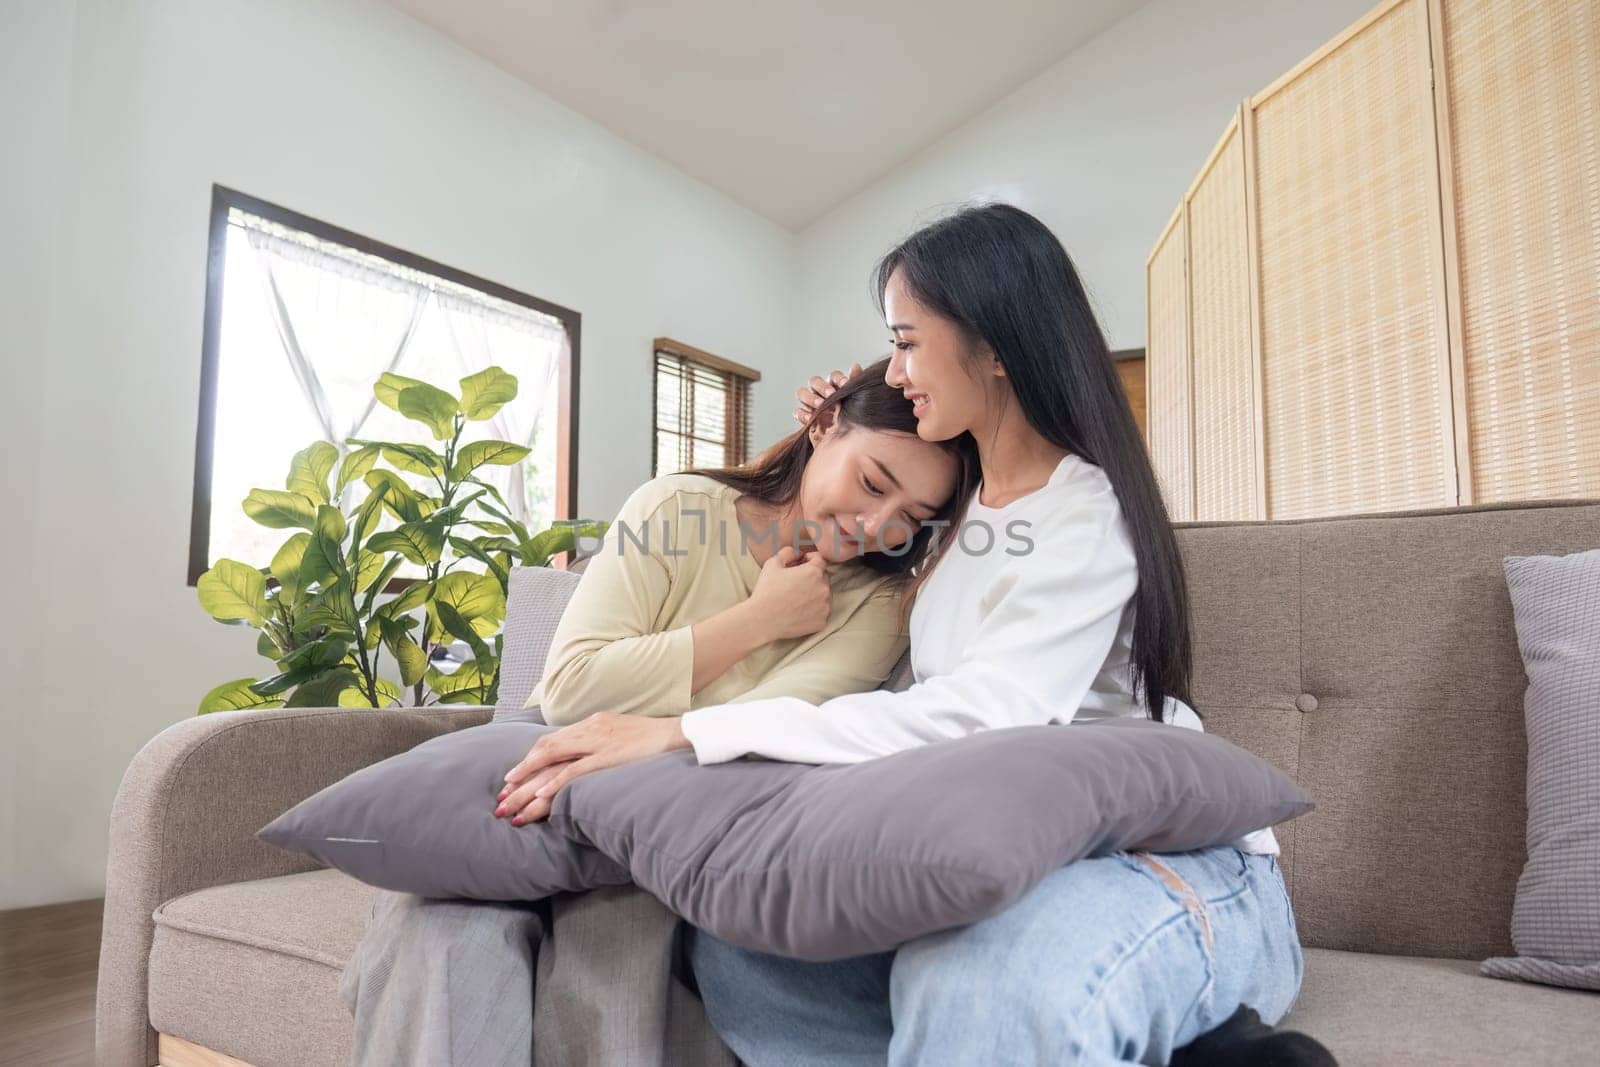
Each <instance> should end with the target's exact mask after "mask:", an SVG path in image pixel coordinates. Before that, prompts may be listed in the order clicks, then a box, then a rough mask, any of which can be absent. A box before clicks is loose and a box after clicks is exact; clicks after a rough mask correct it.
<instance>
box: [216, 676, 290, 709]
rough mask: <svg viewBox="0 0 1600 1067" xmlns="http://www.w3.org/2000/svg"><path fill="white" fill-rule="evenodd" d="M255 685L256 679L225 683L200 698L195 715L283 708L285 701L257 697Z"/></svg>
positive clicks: (237, 679)
mask: <svg viewBox="0 0 1600 1067" xmlns="http://www.w3.org/2000/svg"><path fill="white" fill-rule="evenodd" d="M254 684H255V679H254V678H235V679H234V680H233V681H231V682H223V683H222V684H221V685H219V686H217V687H216V688H215V689H213V690H211V692H209V693H207V694H206V695H205V696H203V697H201V698H200V707H199V709H198V710H197V711H196V712H195V714H197V715H205V714H207V713H209V712H213V711H258V710H262V709H265V708H281V707H283V701H281V700H278V699H277V698H275V697H263V696H257V695H256V694H255V692H254V691H252V690H251V688H250V687H251V686H252V685H254Z"/></svg>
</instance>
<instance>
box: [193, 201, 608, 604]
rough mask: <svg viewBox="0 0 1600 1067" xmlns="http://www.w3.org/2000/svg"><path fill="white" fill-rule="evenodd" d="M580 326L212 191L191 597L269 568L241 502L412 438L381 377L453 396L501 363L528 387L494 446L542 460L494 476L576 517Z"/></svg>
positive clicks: (531, 499) (532, 515)
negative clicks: (199, 585) (287, 478)
mask: <svg viewBox="0 0 1600 1067" xmlns="http://www.w3.org/2000/svg"><path fill="white" fill-rule="evenodd" d="M580 326H581V318H580V316H579V315H578V313H577V312H575V311H572V310H570V309H568V308H564V307H561V306H560V305H557V304H552V303H550V302H548V301H544V300H540V299H538V298H537V297H532V296H529V295H528V294H526V293H521V292H518V291H517V290H514V289H510V288H507V287H505V286H503V285H499V284H496V283H494V282H490V281H487V280H485V279H482V278H478V277H475V276H473V275H470V274H467V273H465V272H462V271H458V270H455V269H454V268H451V267H446V266H444V265H443V264H440V263H435V262H434V261H432V260H429V259H425V258H423V257H421V256H416V255H413V254H411V253H409V252H405V251H402V250H401V249H398V248H394V247H392V246H389V245H386V244H382V243H381V242H378V241H374V240H372V239H370V238H366V237H363V236H361V235H359V234H356V233H352V232H350V231H348V230H344V229H341V228H339V227H337V226H332V225H329V224H328V223H324V222H320V221H318V220H316V219H313V218H310V217H308V216H305V215H301V214H299V213H297V212H294V211H290V210H288V209H286V208H282V207H279V206H277V205H275V204H270V203H268V202H266V201H263V200H259V199H256V198H255V197H251V196H247V195H245V194H243V193H239V192H235V191H234V190H231V189H226V188H224V187H222V186H213V193H212V204H211V227H210V246H209V255H208V259H207V277H206V306H205V326H204V340H203V346H202V358H201V381H200V412H199V425H198V428H197V432H196V447H195V483H194V503H193V510H192V513H191V523H190V537H189V568H188V571H189V573H188V582H189V584H190V585H194V584H195V582H196V581H197V580H198V579H199V577H200V575H201V574H203V573H204V572H205V571H206V570H207V569H208V568H209V567H210V566H211V565H212V564H213V563H214V562H215V560H216V559H217V558H219V557H220V556H223V555H232V556H234V558H241V559H244V560H248V561H249V562H251V563H253V564H254V563H256V562H262V563H264V562H265V559H261V560H259V561H258V560H257V559H256V552H255V547H256V546H254V544H253V543H252V542H251V541H250V540H249V537H250V534H251V531H250V527H253V526H254V523H253V522H252V521H251V520H250V519H249V518H248V517H247V516H246V515H245V514H244V512H243V510H242V509H241V508H240V501H241V500H242V499H243V497H244V495H245V493H246V492H248V489H249V488H254V487H256V486H260V487H263V488H273V487H276V486H278V485H280V484H282V482H283V478H284V474H285V473H286V471H287V469H288V465H289V460H290V458H291V457H292V456H293V455H294V453H295V452H298V451H299V450H301V449H303V448H304V447H305V446H306V445H308V444H310V443H311V442H312V441H314V440H317V439H319V438H320V439H322V440H327V441H329V442H331V443H332V444H334V445H335V446H336V447H338V448H339V449H340V450H341V453H342V452H343V450H344V449H345V448H346V447H347V446H346V445H345V442H344V440H343V439H344V438H346V437H352V436H356V437H383V436H385V435H388V437H389V439H396V438H394V437H393V436H392V435H393V433H404V434H407V435H412V436H414V435H415V434H416V432H417V427H416V426H415V425H413V424H405V425H396V426H393V427H388V426H386V425H384V423H385V420H388V419H390V418H391V417H392V416H394V415H395V413H393V412H391V411H390V410H389V409H388V408H385V407H383V406H382V405H376V404H374V403H373V402H372V400H373V397H372V384H373V382H374V381H376V380H377V378H378V375H379V374H380V373H382V372H383V371H390V372H393V373H395V374H401V375H405V376H407V377H415V378H420V379H422V380H424V381H428V382H430V383H431V384H437V385H439V386H441V387H444V388H450V387H451V386H452V384H453V383H454V382H455V381H457V380H458V379H460V378H463V377H466V376H467V375H469V374H472V373H476V372H477V371H479V370H482V369H483V368H484V367H486V366H489V365H491V364H498V365H500V366H502V367H504V368H505V369H506V370H508V371H510V372H511V373H513V374H515V375H517V377H518V380H519V391H518V397H517V399H516V400H514V401H513V402H512V403H511V404H508V405H506V407H505V408H504V409H502V412H501V413H500V414H503V416H504V417H503V418H501V417H500V414H497V417H496V418H497V420H498V422H497V423H495V424H491V423H485V432H486V433H488V434H491V435H493V436H496V437H499V438H501V439H507V440H519V443H525V444H528V445H529V446H530V447H531V448H533V449H534V451H533V453H532V454H530V456H529V457H528V458H527V459H526V460H525V461H524V464H523V465H522V466H521V467H506V468H499V469H498V472H503V474H504V477H505V478H506V479H507V484H506V486H504V487H503V488H504V489H505V490H506V495H507V496H508V497H509V498H510V499H511V500H512V502H513V511H519V512H521V513H522V514H521V515H519V518H520V517H523V516H526V518H527V519H528V520H529V521H530V523H532V524H534V525H536V526H543V525H548V524H549V523H550V522H554V521H558V520H563V519H571V518H573V517H574V514H573V509H574V507H575V504H576V500H577V433H578V426H577V412H578V405H577V400H578V396H577V394H578V358H579V332H580ZM355 430H359V433H358V432H355ZM522 438H526V440H525V441H522V440H521V439H522ZM398 439H401V440H404V439H406V438H404V437H402V438H398ZM280 453H281V455H280ZM245 482H250V483H252V484H250V485H248V486H246V485H245ZM213 505H215V506H213ZM264 533H265V534H266V535H267V536H268V537H269V539H272V543H273V545H274V547H275V546H276V544H277V543H278V542H279V541H281V540H282V538H281V536H278V537H276V538H275V539H273V538H272V535H274V534H279V533H280V532H279V531H264Z"/></svg>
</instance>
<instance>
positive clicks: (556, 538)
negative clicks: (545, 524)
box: [518, 522, 611, 567]
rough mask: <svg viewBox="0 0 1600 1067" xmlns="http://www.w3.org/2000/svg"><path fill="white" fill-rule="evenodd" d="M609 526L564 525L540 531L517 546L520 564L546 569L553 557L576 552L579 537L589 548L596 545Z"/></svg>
mask: <svg viewBox="0 0 1600 1067" xmlns="http://www.w3.org/2000/svg"><path fill="white" fill-rule="evenodd" d="M610 525H611V524H610V523H605V522H581V523H570V524H568V523H564V524H562V525H559V526H552V527H550V528H549V529H548V530H541V531H540V532H539V533H537V534H535V535H534V536H533V537H531V538H529V539H527V540H526V541H524V542H522V544H521V545H519V546H518V549H519V551H520V553H521V556H522V564H523V566H525V567H548V566H549V565H550V560H551V559H552V558H554V557H555V556H558V555H560V554H561V553H563V552H574V551H576V550H577V549H578V538H580V537H582V538H584V539H585V541H586V542H587V543H588V544H589V545H590V546H593V545H597V544H598V543H599V542H600V541H601V539H603V538H604V537H605V533H606V528H607V527H608V526H610Z"/></svg>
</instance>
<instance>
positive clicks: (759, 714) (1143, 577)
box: [502, 204, 1331, 1067]
mask: <svg viewBox="0 0 1600 1067" xmlns="http://www.w3.org/2000/svg"><path fill="white" fill-rule="evenodd" d="M877 280H878V292H879V296H880V303H881V306H882V309H883V312H884V319H885V325H886V326H887V328H888V330H889V334H890V337H891V339H892V343H893V345H894V349H895V351H894V354H893V357H892V359H891V362H890V365H889V368H888V372H887V375H886V381H887V382H888V383H889V384H890V385H893V386H896V387H898V388H900V389H902V390H903V392H904V393H905V395H906V396H907V398H908V399H911V400H912V401H913V403H914V404H915V409H914V410H915V414H916V416H917V419H918V427H917V432H918V435H919V436H920V437H922V438H923V439H924V440H926V441H943V440H949V439H952V438H955V437H957V436H959V435H961V434H963V433H970V434H971V435H972V437H973V438H974V439H975V440H976V443H977V447H978V453H979V463H980V466H981V470H982V481H981V484H980V486H979V489H978V493H977V495H976V497H975V498H974V499H973V500H972V501H971V503H970V504H969V506H968V509H967V512H966V515H965V519H964V521H963V522H962V523H961V526H960V528H959V530H950V531H945V533H946V538H945V540H944V542H943V544H942V545H941V548H940V550H939V554H938V555H937V557H936V558H935V559H934V560H933V561H932V563H931V564H930V565H929V566H928V567H927V568H926V573H925V574H923V575H921V577H922V578H923V581H922V584H921V588H920V589H919V591H918V594H917V596H916V599H915V602H914V605H913V609H912V613H911V655H912V667H913V671H914V674H915V678H916V683H915V684H914V685H912V686H911V687H910V688H908V689H906V690H904V691H903V692H888V691H874V692H868V693H858V694H850V695H846V696H841V697H837V698H834V699H832V700H827V701H823V702H820V703H811V702H807V701H804V700H797V699H792V698H773V699H768V700H759V701H753V702H747V703H742V704H739V705H737V706H733V705H722V706H709V707H701V708H697V709H695V710H692V711H690V712H688V713H687V714H685V715H683V716H682V717H681V718H673V719H647V718H637V717H631V716H616V715H609V714H600V715H596V716H592V717H590V718H589V719H587V720H585V721H584V722H582V723H579V724H577V725H574V726H571V727H567V728H565V729H563V730H560V731H557V732H555V733H553V734H550V735H547V736H545V737H542V738H540V740H539V742H538V743H537V744H536V745H535V746H534V748H533V749H532V751H531V752H530V753H529V754H528V757H527V758H526V759H524V760H523V761H522V762H521V763H519V764H518V765H517V766H516V767H515V768H512V770H511V771H510V772H509V773H508V775H507V790H506V792H505V794H504V795H503V801H502V808H503V810H505V811H507V812H509V813H512V814H514V816H515V817H517V818H519V819H521V820H524V821H526V820H530V819H539V818H543V817H544V816H545V815H546V814H548V812H549V805H550V802H551V799H552V798H553V796H554V795H555V793H556V792H558V791H559V790H560V789H561V788H563V787H564V786H565V785H566V784H567V783H568V782H570V781H571V780H572V779H573V778H575V777H576V776H578V775H581V774H585V773H588V772H589V771H592V770H597V769H600V768H603V767H609V766H614V765H616V764H618V763H624V762H629V761H632V760H636V759H642V758H647V757H649V756H652V755H655V754H658V753H660V752H664V751H668V750H670V749H674V748H683V747H692V748H693V749H694V752H695V755H696V757H697V759H698V760H699V762H701V763H717V762H722V761H726V760H731V759H735V758H738V757H740V756H743V755H746V754H754V755H757V756H763V757H767V758H771V759H779V760H791V761H799V762H807V763H840V762H855V761H860V760H866V759H872V758H875V757H879V756H884V755H888V754H890V753H894V752H898V751H901V750H903V749H906V748H910V747H913V746H916V745H920V744H925V743H928V742H931V741H938V740H945V739H950V738H958V737H961V736H964V735H966V734H970V733H974V732H977V731H980V730H987V729H993V728H997V727H1004V726H1015V725H1023V724H1043V723H1052V722H1054V723H1070V722H1073V721H1075V720H1080V719H1090V718H1098V717H1105V716H1112V715H1130V716H1148V717H1150V718H1153V719H1159V720H1163V721H1166V722H1171V723H1176V724H1178V725H1182V726H1189V727H1191V728H1196V729H1198V728H1200V722H1199V719H1198V717H1197V716H1196V715H1195V712H1194V710H1193V708H1192V698H1191V696H1190V691H1189V684H1190V665H1191V659H1192V656H1191V645H1190V641H1191V638H1190V632H1189V610H1188V600H1187V593H1186V590H1185V580H1184V573H1183V565H1182V559H1181V557H1180V555H1179V552H1178V548H1177V543H1176V539H1175V537H1174V535H1173V532H1172V528H1171V523H1170V521H1169V518H1168V515H1167V512H1166V508H1165V506H1164V504H1163V502H1162V499H1161V495H1160V491H1159V488H1158V486H1157V483H1156V479H1155V474H1154V472H1153V470H1152V468H1151V465H1150V461H1149V457H1148V454H1147V453H1146V451H1145V448H1144V444H1143V440H1142V438H1141V437H1140V434H1139V431H1138V428H1137V424H1136V422H1135V420H1134V417H1133V413H1132V411H1131V409H1130V407H1129V405H1128V401H1127V398H1126V396H1125V395H1124V393H1123V391H1122V387H1121V383H1120V381H1119V379H1118V376H1117V373H1116V370H1115V367H1114V366H1113V363H1112V360H1111V356H1110V353H1109V350H1108V346H1107V344H1106V342H1105V338H1104V336H1103V335H1102V333H1101V331H1100V328H1099V325H1098V324H1097V322H1096V321H1095V319H1094V315H1093V312H1092V311H1091V309H1090V306H1089V301H1088V299H1087V296H1086V294H1085V292H1084V290H1083V286H1082V283H1081V282H1080V280H1079V278H1078V276H1077V273H1076V271H1075V270H1074V268H1073V266H1072V264H1071V261H1070V260H1069V259H1068V257H1067V254H1066V252H1065V250H1064V249H1063V248H1062V247H1061V244H1060V242H1059V241H1057V240H1056V238H1055V237H1054V235H1053V234H1051V233H1050V231H1049V230H1048V229H1047V228H1046V227H1045V226H1044V225H1043V224H1042V223H1040V222H1039V221H1038V220H1037V219H1035V218H1034V217H1033V216H1031V215H1029V214H1027V213H1026V212H1023V211H1021V210H1019V209H1017V208H1014V207H1009V206H1006V205H999V204H996V205H988V206H983V207H975V208H967V209H964V210H962V211H960V212H957V213H956V214H954V215H952V216H951V217H949V218H946V219H944V220H942V221H940V222H937V223H934V224H933V225H931V226H928V227H926V228H925V229H923V230H921V231H919V232H918V233H916V234H914V235H913V236H912V237H910V238H909V239H908V240H906V241H905V242H904V243H903V244H902V245H900V246H899V247H898V248H896V249H894V250H893V251H892V252H890V253H889V254H888V255H887V256H886V257H885V258H884V259H883V261H882V262H881V263H880V265H879V269H878V275H877ZM818 384H819V385H821V384H822V383H820V382H819V383H818ZM826 390H827V386H825V385H824V386H823V387H822V389H821V390H820V391H826ZM804 398H805V391H804V390H802V399H804ZM802 414H803V413H802ZM802 421H804V420H803V418H802ZM863 530H864V532H865V533H866V534H867V535H868V536H869V537H870V536H872V535H873V534H874V532H875V531H873V530H871V529H870V528H869V527H863ZM995 788H1004V784H1003V783H996V785H995ZM1041 817H1043V818H1048V817H1049V816H1048V813H1041ZM1276 853H1277V845H1276V842H1275V841H1274V840H1273V838H1272V834H1271V832H1270V830H1263V831H1259V832H1257V833H1255V834H1251V835H1249V836H1248V837H1247V838H1245V839H1243V840H1241V841H1238V842H1234V843H1233V844H1231V845H1227V846H1220V847H1216V848H1210V849H1203V850H1199V851H1195V852H1188V853H1180V854H1173V855H1163V856H1160V857H1156V856H1152V855H1149V854H1147V853H1120V852H1119V853H1114V854H1112V855H1109V856H1103V857H1097V858H1093V859H1086V860H1082V861H1079V862H1077V863H1074V864H1071V865H1069V866H1067V867H1064V868H1062V869H1061V870H1059V871H1056V872H1054V873H1053V874H1052V875H1050V876H1049V877H1047V878H1046V879H1045V880H1044V881H1042V882H1041V883H1040V884H1039V885H1038V886H1037V887H1035V889H1034V890H1033V891H1032V892H1031V893H1030V894H1028V895H1027V896H1026V897H1024V898H1023V899H1022V900H1021V901H1019V902H1018V903H1017V904H1015V905H1013V906H1012V907H1011V908H1009V909H1008V910H1007V911H1005V912H1003V913H1002V914H1000V915H997V916H994V917H992V918H990V919H987V920H984V921H982V922H978V923H974V924H972V925H970V926H967V927H963V928H961V929H957V930H950V931H944V932H942V933H939V934H935V935H931V936H929V937H924V938H921V939H918V940H916V941H913V942H911V943H909V944H907V945H904V946H902V947H901V948H900V949H898V950H897V951H894V952H886V953H878V954H874V955H870V956H861V957H854V958H851V959H847V960H841V961H837V962H833V963H810V962H804V961H797V960H790V959H785V958H782V957H778V956H773V955H769V954H765V953H759V952H753V951H750V950H746V949H742V948H739V947H737V946H733V945H729V944H727V943H725V942H722V941H720V940H719V939H717V938H715V937H712V936H711V935H709V934H706V933H705V932H704V931H699V930H693V929H691V930H690V931H689V945H688V954H689V958H690V960H691V963H692V965H693V969H694V974H695V977H696V980H697V981H698V983H699V986H700V991H701V995H702V997H703V999H704V1001H705V1004H706V1010H707V1013H708V1015H709V1016H710V1018H711V1021H712V1023H713V1025H714V1026H715V1027H716V1028H717V1031H718V1033H719V1034H720V1035H721V1036H722V1037H723V1039H724V1040H725V1041H726V1042H727V1043H728V1044H729V1046H730V1047H732V1048H733V1050H734V1051H735V1052H736V1053H737V1054H738V1055H739V1056H740V1058H741V1059H743V1060H745V1061H746V1062H748V1063H750V1064H753V1065H761V1064H768V1063H773V1064H777V1063H801V1062H829V1063H834V1062H857V1061H859V1062H863V1063H869V1062H875V1063H883V1062H886V1061H887V1062H889V1063H893V1064H906V1065H910V1064H916V1065H919V1067H920V1065H927V1064H944V1063H949V1064H971V1063H1006V1064H1035V1063H1037V1064H1044V1063H1063V1062H1079V1063H1167V1062H1169V1060H1170V1061H1172V1062H1181V1063H1187V1064H1200V1063H1232V1062H1257V1061H1259V1060H1260V1059H1261V1058H1262V1057H1273V1060H1272V1062H1277V1063H1285V1064H1320V1063H1329V1062H1331V1058H1330V1057H1328V1056H1327V1054H1326V1051H1325V1050H1323V1049H1322V1048H1321V1046H1319V1045H1317V1044H1316V1043H1315V1042H1313V1041H1311V1040H1310V1039H1309V1038H1306V1037H1305V1036H1304V1035H1301V1034H1294V1033H1290V1032H1282V1031H1274V1030H1272V1029H1271V1027H1270V1026H1267V1025H1264V1024H1263V1023H1262V1020H1265V1021H1266V1023H1272V1022H1276V1021H1277V1020H1278V1019H1279V1018H1281V1017H1282V1016H1283V1015H1284V1014H1285V1013H1286V1012H1287V1011H1288V1009H1289V1007H1290V1006H1291V1004H1292V1002H1293V1001H1294V999H1295V996H1296V995H1297V993H1298V990H1299V985H1300V980H1301V975H1302V962H1301V952H1300V945H1299V942H1298V939H1297V935H1296V930H1295V925H1294V917H1293V913H1292V912H1291V911H1290V908H1289V902H1288V898H1287V894H1286V892H1285V889H1284V885H1283V879H1282V876H1281V875H1280V873H1279V871H1278V866H1277V857H1276ZM1197 1039H1199V1040H1197ZM1186 1045H1187V1046H1189V1047H1188V1048H1184V1047H1183V1046H1186ZM1175 1053H1176V1055H1174V1054H1175Z"/></svg>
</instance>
